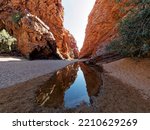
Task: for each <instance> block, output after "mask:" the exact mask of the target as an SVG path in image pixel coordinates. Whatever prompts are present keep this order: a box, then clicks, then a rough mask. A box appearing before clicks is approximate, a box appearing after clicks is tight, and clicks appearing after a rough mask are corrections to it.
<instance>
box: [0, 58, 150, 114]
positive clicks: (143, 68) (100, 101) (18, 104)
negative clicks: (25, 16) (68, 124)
mask: <svg viewBox="0 0 150 130" xmlns="http://www.w3.org/2000/svg"><path fill="white" fill-rule="evenodd" d="M149 61H150V60H149V59H144V60H140V61H133V60H131V59H122V60H119V61H115V62H112V63H108V64H103V68H104V72H103V73H102V74H100V75H101V76H102V80H103V85H102V86H101V88H100V90H99V94H98V95H97V96H95V97H91V100H92V104H91V106H90V107H87V106H86V105H84V104H82V105H81V106H80V107H78V108H76V109H69V110H66V109H64V107H63V106H62V107H61V108H47V107H43V106H39V105H38V104H37V103H36V91H37V89H38V88H39V86H40V85H42V84H43V83H44V82H46V81H47V80H48V79H49V78H50V77H51V75H52V73H51V74H46V73H45V74H46V75H45V76H39V77H35V78H34V79H32V80H29V81H25V82H23V83H18V84H15V85H13V86H11V87H7V88H2V89H0V112H150V98H149V94H150V93H149V88H150V86H149V80H150V79H149V74H150V72H149V67H150V62H149ZM22 62H23V63H22V64H25V65H26V64H27V65H29V66H30V65H31V64H33V70H34V67H37V69H36V70H34V71H33V70H32V68H31V69H30V67H28V68H26V66H25V67H24V68H25V69H24V71H27V72H30V73H34V74H36V73H35V71H38V70H39V71H41V72H42V70H41V67H43V64H44V65H47V64H48V65H47V66H49V67H48V68H47V70H49V69H50V68H51V67H52V66H55V67H54V68H55V69H59V68H61V67H63V66H66V65H67V64H70V63H71V62H69V61H52V63H50V61H31V62H33V63H29V61H22ZM38 62H41V63H38ZM43 62H46V63H43ZM72 62H74V61H72ZM0 64H1V63H0ZM14 64H15V65H16V64H18V62H17V63H16V62H14ZM22 64H21V65H22ZM41 64H42V65H41ZM57 64H59V65H57ZM62 64H63V65H62ZM40 65H41V66H40ZM1 66H2V65H1ZM18 66H19V65H18ZM22 66H24V65H22ZM22 66H21V67H20V69H21V68H22ZM47 66H46V67H47ZM56 66H59V67H58V68H56ZM52 68H53V67H52ZM16 69H18V68H16ZM28 69H29V70H30V71H28ZM55 69H53V71H54V70H55ZM125 70H126V71H125ZM18 71H19V70H18ZM32 71H33V72H32ZM3 72H5V73H10V71H6V70H5V71H4V70H3ZM46 72H47V71H46ZM51 72H52V71H51ZM43 74H44V73H43ZM137 75H138V76H137ZM14 76H15V75H14ZM25 76H27V74H26V75H25ZM135 76H136V78H135ZM140 77H141V78H140ZM15 80H16V79H15ZM142 84H143V85H142ZM137 85H138V86H137Z"/></svg>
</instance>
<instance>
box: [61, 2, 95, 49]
mask: <svg viewBox="0 0 150 130" xmlns="http://www.w3.org/2000/svg"><path fill="white" fill-rule="evenodd" d="M62 4H63V7H64V26H65V28H66V29H68V30H69V31H70V32H71V34H73V36H74V37H75V39H76V41H77V46H78V49H79V51H80V50H81V48H82V46H83V43H84V38H85V30H86V26H87V23H88V16H89V14H90V12H91V10H92V8H93V6H94V4H95V0H88V1H87V0H82V1H81V0H70V1H68V0H62Z"/></svg>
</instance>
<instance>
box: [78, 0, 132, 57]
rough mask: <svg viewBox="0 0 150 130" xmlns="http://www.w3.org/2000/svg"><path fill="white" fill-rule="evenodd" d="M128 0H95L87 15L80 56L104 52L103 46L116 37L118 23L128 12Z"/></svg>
mask: <svg viewBox="0 0 150 130" xmlns="http://www.w3.org/2000/svg"><path fill="white" fill-rule="evenodd" d="M128 1H129V0H122V2H121V3H119V2H117V1H116V0H96V3H95V5H94V7H93V9H92V11H91V13H90V15H89V20H88V25H87V28H86V36H85V40H84V45H83V47H82V49H81V52H80V54H79V55H80V56H79V57H80V58H83V57H91V56H97V55H101V54H104V53H106V52H105V46H106V45H107V44H109V43H110V41H111V40H113V39H114V38H116V37H117V33H118V23H119V21H120V20H121V19H123V18H124V17H125V16H126V14H127V13H128V12H129V10H130V8H132V7H134V5H131V6H130V7H128V6H127V2H128Z"/></svg>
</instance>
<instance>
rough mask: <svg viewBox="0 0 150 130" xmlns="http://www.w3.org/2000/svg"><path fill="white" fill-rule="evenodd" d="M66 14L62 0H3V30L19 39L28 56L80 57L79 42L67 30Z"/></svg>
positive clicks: (0, 11)
mask: <svg viewBox="0 0 150 130" xmlns="http://www.w3.org/2000/svg"><path fill="white" fill-rule="evenodd" d="M63 13H64V10H63V7H62V4H61V0H34V1H33V0H0V29H2V28H5V29H6V30H7V31H9V33H11V34H12V35H13V36H15V37H16V38H17V40H18V48H19V50H20V51H21V53H22V54H23V55H25V56H26V57H29V58H30V57H31V58H38V57H41V58H43V57H45V58H50V57H52V58H53V57H56V58H76V57H77V56H78V49H77V46H76V41H75V40H74V38H73V36H72V35H71V34H70V33H69V32H68V31H67V30H66V29H65V28H64V27H63ZM18 17H19V18H18ZM72 47H74V48H72Z"/></svg>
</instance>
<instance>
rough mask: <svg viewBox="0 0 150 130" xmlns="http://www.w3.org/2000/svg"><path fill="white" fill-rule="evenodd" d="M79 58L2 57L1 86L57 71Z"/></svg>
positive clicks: (0, 64) (0, 60) (0, 61)
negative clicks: (26, 58) (31, 59)
mask: <svg viewBox="0 0 150 130" xmlns="http://www.w3.org/2000/svg"><path fill="white" fill-rule="evenodd" d="M76 61H77V60H72V61H68V60H35V61H28V60H25V59H22V58H15V57H0V88H6V87H9V86H12V85H15V84H17V83H21V82H25V81H28V80H30V79H33V78H36V77H39V76H42V75H45V74H49V73H52V72H55V71H56V70H58V69H61V68H63V67H65V66H67V65H68V64H71V63H74V62H76Z"/></svg>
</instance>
